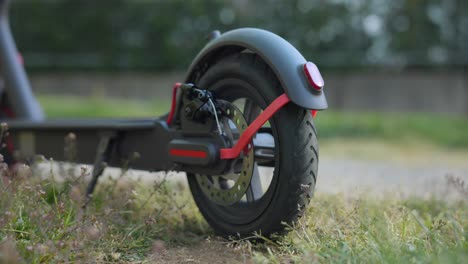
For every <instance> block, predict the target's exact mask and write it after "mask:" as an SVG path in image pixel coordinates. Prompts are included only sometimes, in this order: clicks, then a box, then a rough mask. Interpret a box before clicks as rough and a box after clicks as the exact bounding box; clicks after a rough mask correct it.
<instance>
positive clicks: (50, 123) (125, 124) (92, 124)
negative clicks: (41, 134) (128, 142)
mask: <svg viewBox="0 0 468 264" xmlns="http://www.w3.org/2000/svg"><path fill="white" fill-rule="evenodd" d="M159 121H160V119H158V118H145V119H142V118H133V119H131V118H102V119H94V118H93V119H48V120H44V121H30V120H11V121H8V122H7V124H8V127H9V129H10V130H12V131H15V130H23V131H24V130H29V131H37V130H69V132H73V131H76V130H116V131H129V130H141V129H152V128H154V126H155V124H156V123H158V122H159Z"/></svg>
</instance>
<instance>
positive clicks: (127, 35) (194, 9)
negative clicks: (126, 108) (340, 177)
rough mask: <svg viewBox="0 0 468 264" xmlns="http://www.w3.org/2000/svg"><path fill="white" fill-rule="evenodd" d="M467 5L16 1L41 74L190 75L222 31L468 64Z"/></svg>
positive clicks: (333, 49)
mask: <svg viewBox="0 0 468 264" xmlns="http://www.w3.org/2000/svg"><path fill="white" fill-rule="evenodd" d="M467 7H468V4H467V1H465V0H444V1H437V0H393V1H386V0H329V1H325V0H265V1H247V0H233V1H227V0H211V1H202V0H192V1H183V0H173V1H171V0H159V1H145V0H138V1H132V0H100V1H93V0H81V1H76V0H48V1H44V0H42V1H41V0H14V1H13V3H12V10H11V21H12V28H13V32H14V34H15V36H16V40H17V43H18V46H19V48H20V49H21V51H22V52H23V53H24V55H25V58H26V61H27V65H28V66H29V67H30V68H32V69H36V70H47V69H92V70H153V69H156V70H180V69H184V68H186V66H187V65H188V64H189V63H190V61H191V59H192V58H193V57H194V56H195V55H196V53H197V52H198V51H199V49H200V48H201V47H203V45H204V43H205V42H206V39H205V37H206V36H207V34H208V33H209V32H210V31H211V30H214V29H219V30H221V31H226V30H229V29H233V28H236V27H245V26H251V27H260V28H265V29H268V30H271V31H273V32H275V33H277V34H279V35H281V36H283V37H284V38H286V39H287V40H289V41H290V42H292V43H293V45H295V46H296V47H297V48H298V49H299V50H300V51H301V52H303V54H304V55H305V56H306V57H307V58H309V59H311V60H314V61H315V62H317V63H318V64H320V65H321V66H322V67H333V68H345V69H346V68H351V67H356V66H361V67H367V66H399V67H404V66H423V67H434V66H440V65H442V66H466V65H467V64H468V53H467V50H466V49H465V47H464V45H465V43H467V42H468V41H467V40H468V17H466V16H465V14H464V12H466V10H468V8H467Z"/></svg>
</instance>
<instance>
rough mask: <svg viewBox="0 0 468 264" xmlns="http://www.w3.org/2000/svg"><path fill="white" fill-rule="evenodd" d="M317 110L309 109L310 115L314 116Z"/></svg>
mask: <svg viewBox="0 0 468 264" xmlns="http://www.w3.org/2000/svg"><path fill="white" fill-rule="evenodd" d="M317 112H318V111H317V110H310V113H311V114H312V117H313V118H315V116H317Z"/></svg>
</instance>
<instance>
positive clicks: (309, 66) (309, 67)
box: [304, 61, 325, 91]
mask: <svg viewBox="0 0 468 264" xmlns="http://www.w3.org/2000/svg"><path fill="white" fill-rule="evenodd" d="M304 73H305V75H306V77H307V80H308V81H309V83H310V85H312V88H314V89H315V90H317V91H320V90H322V88H323V86H324V85H325V82H324V81H323V78H322V74H320V71H319V69H318V68H317V65H315V64H314V63H312V62H310V61H309V62H307V63H306V64H304Z"/></svg>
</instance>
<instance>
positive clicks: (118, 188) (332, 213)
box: [0, 167, 468, 263]
mask: <svg viewBox="0 0 468 264" xmlns="http://www.w3.org/2000/svg"><path fill="white" fill-rule="evenodd" d="M29 170H30V169H29V168H26V167H25V168H22V170H21V173H20V175H17V176H16V177H15V180H14V181H8V180H6V179H4V181H3V183H2V184H1V185H0V239H1V243H0V263H16V262H18V261H19V260H21V261H24V262H26V263H49V262H54V263H57V262H81V263H91V262H131V263H140V262H147V263H150V262H161V263H165V262H167V260H168V259H166V258H167V257H168V255H169V254H171V255H170V258H169V260H171V259H172V260H173V259H174V256H173V255H172V254H178V253H176V252H178V251H175V252H172V250H175V249H177V248H180V247H184V248H186V249H188V250H190V249H191V248H192V247H197V245H199V244H202V245H205V246H207V245H208V246H209V243H211V244H213V243H215V244H216V245H217V247H215V250H216V251H215V252H211V254H215V255H216V257H215V258H214V259H213V257H211V259H210V258H209V257H206V258H205V257H204V255H203V254H206V255H207V256H208V255H209V252H206V251H201V253H199V254H201V256H198V257H199V259H205V260H206V261H210V262H213V263H220V262H226V263H237V262H244V261H245V260H248V261H249V262H251V261H253V262H255V263H279V262H281V263H284V262H291V261H294V262H300V263H311V262H317V263H323V262H334V263H342V262H346V263H362V262H365V263H465V261H466V259H467V258H468V242H467V239H468V234H467V232H466V230H467V228H468V215H467V214H468V210H467V209H468V208H467V206H468V204H467V200H466V199H465V200H463V199H462V200H458V201H451V202H446V201H442V200H434V199H429V200H422V199H416V198H414V199H407V200H396V199H394V198H393V197H387V198H383V199H378V200H375V199H373V198H371V197H366V196H360V197H359V198H355V199H354V198H353V199H350V198H344V196H341V195H319V196H317V197H315V198H314V200H313V201H312V203H311V206H310V207H309V209H308V212H307V214H306V216H305V217H304V218H302V219H301V220H300V221H299V222H298V223H297V224H296V225H295V226H292V227H288V228H289V229H290V230H291V232H290V233H289V234H288V235H287V236H286V237H284V238H280V239H278V240H271V239H266V238H264V237H262V236H261V234H256V235H253V236H252V237H256V238H257V239H258V242H252V241H249V240H236V239H235V238H233V240H232V241H223V240H220V239H218V238H216V237H214V235H213V234H212V231H211V229H210V228H209V226H208V225H207V223H206V222H205V221H204V220H203V218H202V217H201V215H200V214H199V212H198V210H197V209H196V206H195V205H194V202H193V200H192V199H191V197H190V194H189V191H188V190H187V188H186V187H185V185H183V184H171V183H167V182H164V181H160V182H157V183H154V184H153V186H151V187H149V186H148V184H142V183H141V182H138V181H131V180H128V179H126V178H125V177H123V178H119V179H117V180H114V181H106V182H105V183H103V184H101V185H99V188H98V190H97V192H96V194H95V196H94V199H93V200H92V201H91V203H90V204H89V205H88V208H87V209H86V210H83V209H82V208H81V205H82V204H83V192H84V189H85V183H84V178H85V176H86V175H87V174H88V172H87V171H85V170H84V171H82V173H81V174H78V175H72V174H69V173H64V174H62V176H63V175H65V176H66V181H65V182H64V183H61V184H59V183H57V182H55V181H54V180H53V179H54V177H50V178H49V179H48V180H39V179H38V178H34V177H30V176H29V175H28V174H30V171H29ZM51 173H52V174H53V175H54V176H55V177H57V172H51ZM62 173H63V172H62ZM447 184H448V185H449V187H450V188H452V191H454V192H465V193H464V195H465V197H466V195H467V192H468V190H467V189H466V187H465V186H464V185H463V184H462V183H460V182H457V181H456V180H454V179H450V180H449V181H448V182H447ZM210 241H211V242H210ZM208 246H207V247H206V248H209V247H208ZM205 250H206V249H205ZM203 252H205V253H203ZM176 257H177V256H176ZM193 257H194V256H193V253H192V255H191V256H190V258H193ZM195 257H197V256H195ZM179 260H182V261H183V260H189V257H187V256H185V255H182V256H181V257H180V258H179Z"/></svg>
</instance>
